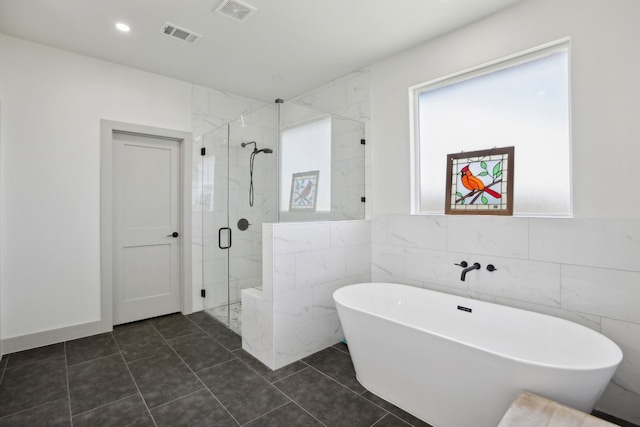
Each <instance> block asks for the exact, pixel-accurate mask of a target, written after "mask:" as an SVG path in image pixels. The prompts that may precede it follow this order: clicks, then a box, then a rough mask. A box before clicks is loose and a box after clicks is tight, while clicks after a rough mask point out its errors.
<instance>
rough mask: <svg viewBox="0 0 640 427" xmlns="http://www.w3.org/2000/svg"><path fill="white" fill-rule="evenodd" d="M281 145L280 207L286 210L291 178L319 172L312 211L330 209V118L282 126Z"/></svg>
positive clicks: (289, 195) (288, 202)
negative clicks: (283, 127)
mask: <svg viewBox="0 0 640 427" xmlns="http://www.w3.org/2000/svg"><path fill="white" fill-rule="evenodd" d="M280 144H281V151H280V152H281V157H280V162H281V163H280V170H281V179H280V210H281V211H284V212H286V211H288V210H289V205H290V197H291V191H292V190H291V185H292V182H293V179H292V178H293V177H294V176H299V175H298V174H301V173H304V172H311V171H314V172H315V171H318V175H317V177H318V178H317V183H316V185H317V188H316V199H315V202H316V203H315V211H316V212H329V211H331V118H330V117H326V118H322V119H319V120H313V121H310V122H305V123H303V124H299V125H296V126H291V127H289V128H286V129H283V130H282V134H281V141H280Z"/></svg>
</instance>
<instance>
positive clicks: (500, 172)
mask: <svg viewBox="0 0 640 427" xmlns="http://www.w3.org/2000/svg"><path fill="white" fill-rule="evenodd" d="M493 176H494V177H495V178H497V177H499V176H502V171H498V172H497V173H495V174H494V175H493Z"/></svg>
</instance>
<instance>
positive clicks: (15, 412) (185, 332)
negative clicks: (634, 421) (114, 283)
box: [0, 313, 428, 427]
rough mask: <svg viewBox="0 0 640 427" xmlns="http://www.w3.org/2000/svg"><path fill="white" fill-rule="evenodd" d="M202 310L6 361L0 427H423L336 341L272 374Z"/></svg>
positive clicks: (1, 363) (1, 366)
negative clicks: (371, 386)
mask: <svg viewBox="0 0 640 427" xmlns="http://www.w3.org/2000/svg"><path fill="white" fill-rule="evenodd" d="M241 347H242V343H241V338H240V336H238V335H236V334H235V333H233V332H231V331H230V330H229V329H227V328H225V327H224V326H223V325H221V324H220V323H218V322H217V321H215V320H214V319H212V318H210V317H208V316H207V315H206V314H204V313H195V314H193V315H189V316H183V315H181V314H175V315H169V316H164V317H158V318H155V319H150V320H147V321H141V322H136V323H131V324H128V325H123V326H117V327H115V328H114V330H113V333H105V334H101V335H96V336H92V337H88V338H82V339H78V340H75V341H68V342H65V343H59V344H54V345H50V346H47V347H41V348H38V349H34V350H27V351H23V352H19V353H13V354H10V355H5V356H4V357H3V358H2V359H1V360H0V426H76V427H77V426H92V427H93V426H201V425H202V426H213V425H215V426H239V425H241V426H250V427H259V426H278V427H280V426H287V427H294V426H304V427H308V426H329V427H333V426H348V427H356V426H365V427H368V426H373V425H375V426H376V427H408V426H428V424H426V423H424V422H422V421H420V420H418V419H416V418H415V417H413V416H411V415H409V414H407V413H406V412H404V411H402V410H400V409H398V408H397V407H395V406H393V405H391V404H389V403H388V402H385V401H384V400H382V399H380V398H378V397H376V396H375V395H373V394H371V393H369V392H368V391H366V390H365V389H364V388H363V387H362V386H361V385H360V383H358V381H357V380H356V379H355V374H354V371H353V365H352V364H351V358H350V356H349V354H348V349H347V347H346V346H345V345H344V344H336V345H335V346H333V347H329V348H327V349H325V350H322V351H320V352H318V353H316V354H313V355H311V356H309V357H307V358H306V359H304V360H302V361H299V362H295V363H293V364H291V365H288V366H286V367H284V368H282V369H279V370H277V371H271V370H270V369H268V368H267V367H265V366H264V365H262V364H261V363H260V362H259V361H258V360H256V359H255V358H253V357H252V356H251V355H249V354H248V353H247V352H245V351H244V350H242V348H241Z"/></svg>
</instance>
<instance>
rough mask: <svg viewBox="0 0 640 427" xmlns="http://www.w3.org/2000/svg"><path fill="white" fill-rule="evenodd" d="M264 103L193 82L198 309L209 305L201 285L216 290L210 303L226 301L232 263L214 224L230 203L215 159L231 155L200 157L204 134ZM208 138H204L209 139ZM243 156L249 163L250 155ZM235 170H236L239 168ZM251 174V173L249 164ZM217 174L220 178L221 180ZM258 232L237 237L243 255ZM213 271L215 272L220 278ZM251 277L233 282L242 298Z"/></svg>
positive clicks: (194, 268) (254, 243)
mask: <svg viewBox="0 0 640 427" xmlns="http://www.w3.org/2000/svg"><path fill="white" fill-rule="evenodd" d="M264 106H265V103H264V102H261V101H256V100H253V99H249V98H244V97H240V96H237V95H233V94H228V93H225V92H221V91H218V90H215V89H210V88H206V87H203V86H197V85H193V93H192V132H193V144H194V147H193V158H192V176H193V181H192V193H193V195H192V200H193V204H192V236H193V240H192V278H193V279H192V280H193V310H194V311H198V310H202V308H204V306H203V302H204V301H203V299H202V298H201V297H200V289H201V287H202V284H203V283H204V284H205V289H208V290H209V291H210V292H211V293H210V294H209V295H211V296H212V297H211V298H209V299H208V300H207V301H208V303H209V305H212V306H215V305H217V304H218V303H220V302H221V301H223V300H226V276H227V263H226V261H225V259H224V258H223V257H222V254H221V253H220V252H218V241H217V239H218V235H217V232H218V228H219V227H220V225H218V226H215V224H220V223H221V221H224V223H226V219H224V218H222V217H216V216H217V215H218V216H219V215H222V214H216V213H215V209H216V207H219V206H222V205H223V204H226V200H223V196H225V197H226V192H221V191H218V190H220V185H222V183H223V180H222V179H220V178H219V177H221V176H225V177H226V173H227V169H226V168H227V167H226V164H223V162H218V164H216V162H215V159H216V158H217V159H221V158H225V159H226V156H227V154H226V152H225V153H215V152H211V151H210V155H208V156H207V157H208V158H207V159H203V157H201V156H200V148H201V147H202V146H203V137H204V136H205V135H207V134H210V132H212V131H214V130H215V129H219V128H220V127H221V126H223V125H225V124H226V123H229V122H232V121H233V120H237V119H238V118H239V117H240V116H241V115H250V114H251V113H253V112H255V111H256V110H259V109H261V108H262V107H264ZM223 133H226V132H225V129H222V130H221V131H220V135H219V136H222V134H223ZM217 136H218V135H217ZM206 142H207V141H206V139H205V140H204V143H206ZM238 144H239V142H238ZM208 145H209V144H208ZM209 146H210V145H209ZM237 151H238V150H237V148H236V149H235V150H230V152H231V156H230V164H231V165H233V166H234V167H237V165H238V159H239V157H238V155H237ZM216 154H217V155H216ZM212 156H213V157H212ZM234 156H235V157H234ZM245 157H247V156H245ZM244 160H246V161H247V162H248V157H247V158H246V159H244ZM234 172H236V171H235V170H234ZM246 175H247V176H248V168H247V174H246ZM216 176H217V177H218V179H216ZM243 176H244V175H243ZM240 179H245V178H240ZM225 182H226V178H225ZM247 189H248V184H247ZM247 191H248V190H247ZM263 196H264V195H261V197H260V199H262V197H263ZM239 197H240V196H239ZM265 197H266V196H265ZM247 198H248V194H247ZM256 200H258V197H256ZM233 203H234V204H235V201H233ZM236 221H237V219H236ZM256 234H259V233H256V232H255V231H254V230H252V231H249V230H247V233H245V234H243V235H242V236H237V237H238V239H236V240H237V242H238V247H239V248H242V249H241V250H242V252H243V253H244V252H246V251H247V250H248V249H247V247H248V245H249V244H250V245H251V246H252V247H256V246H257V247H258V248H259V246H260V242H259V241H256V238H255V235H256ZM249 242H250V243H249ZM256 253H257V254H260V249H257V252H256ZM250 264H251V265H250V268H248V269H247V271H254V272H259V271H260V267H259V265H257V264H256V263H255V262H250ZM214 272H215V273H216V275H215V276H214ZM258 275H259V273H258ZM222 278H223V279H222ZM245 279H247V280H245ZM221 280H222V281H224V283H221V282H220V281H221ZM250 281H251V280H250V279H248V278H247V277H244V276H242V277H240V276H239V277H236V279H235V280H234V281H233V282H232V283H233V284H235V285H236V287H235V288H234V292H233V295H234V296H235V297H236V298H237V293H238V292H237V288H238V287H241V286H248V285H247V283H248V282H250Z"/></svg>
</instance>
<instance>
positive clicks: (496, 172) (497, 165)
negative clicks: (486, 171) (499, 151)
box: [493, 162, 502, 176]
mask: <svg viewBox="0 0 640 427" xmlns="http://www.w3.org/2000/svg"><path fill="white" fill-rule="evenodd" d="M501 165H502V163H501V162H500V163H496V165H495V166H494V167H493V175H494V176H497V174H498V173H500V174H502V171H501V167H500V166H501Z"/></svg>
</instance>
